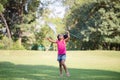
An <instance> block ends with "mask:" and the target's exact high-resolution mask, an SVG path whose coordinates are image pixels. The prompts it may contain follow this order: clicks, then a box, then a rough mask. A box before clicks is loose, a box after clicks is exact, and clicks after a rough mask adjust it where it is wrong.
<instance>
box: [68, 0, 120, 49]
mask: <svg viewBox="0 0 120 80" xmlns="http://www.w3.org/2000/svg"><path fill="white" fill-rule="evenodd" d="M88 1H89V0H88ZM75 3H77V1H76V2H75ZM78 4H79V2H78ZM78 4H77V5H76V6H72V7H71V8H70V11H69V14H68V15H67V16H66V26H70V28H71V29H70V32H71V33H72V34H76V36H78V38H79V39H75V38H74V37H72V41H73V43H75V46H74V48H75V47H77V48H78V49H112V48H113V47H114V48H115V49H116V50H117V49H118V50H120V42H119V39H120V17H119V16H120V14H119V12H120V7H119V5H120V3H119V0H98V1H96V2H95V1H92V2H85V3H84V4H83V5H78ZM71 36H72V35H71ZM78 43H79V44H78Z"/></svg>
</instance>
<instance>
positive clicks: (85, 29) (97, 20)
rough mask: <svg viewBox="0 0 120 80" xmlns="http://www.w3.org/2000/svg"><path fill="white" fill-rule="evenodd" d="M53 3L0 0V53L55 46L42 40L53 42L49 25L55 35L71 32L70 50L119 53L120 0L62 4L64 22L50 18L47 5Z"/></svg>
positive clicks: (68, 0) (75, 0) (77, 0)
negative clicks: (112, 51)
mask: <svg viewBox="0 0 120 80" xmlns="http://www.w3.org/2000/svg"><path fill="white" fill-rule="evenodd" d="M56 1H57V0H53V1H46V2H41V0H0V49H32V48H31V47H33V46H34V47H33V49H38V46H39V45H41V46H42V47H44V48H47V47H48V46H49V47H50V46H54V45H52V44H51V43H49V42H47V41H46V40H44V38H45V37H49V36H51V37H52V38H53V39H56V37H55V36H53V34H54V33H53V31H52V30H51V29H50V28H49V27H48V25H47V22H52V23H54V24H55V25H56V26H57V27H56V29H57V32H58V33H63V32H64V31H65V30H69V31H70V33H71V40H70V42H69V43H68V46H67V48H68V49H69V50H98V49H100V50H113V49H114V50H120V0H61V1H62V3H63V4H64V5H63V6H65V7H66V14H65V16H64V18H63V19H61V18H58V17H55V18H49V15H50V13H51V11H50V10H49V7H47V5H49V4H53V3H54V2H56ZM36 13H37V14H36ZM37 19H38V20H39V19H41V20H39V22H37ZM39 23H40V24H39ZM41 23H44V24H41ZM38 24H39V26H41V27H37V26H38ZM35 45H36V46H35Z"/></svg>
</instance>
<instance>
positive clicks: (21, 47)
mask: <svg viewBox="0 0 120 80" xmlns="http://www.w3.org/2000/svg"><path fill="white" fill-rule="evenodd" d="M9 50H25V48H24V46H22V45H21V44H19V41H16V42H13V44H12V46H11V47H10V48H9Z"/></svg>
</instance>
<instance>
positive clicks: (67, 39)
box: [65, 31, 70, 42]
mask: <svg viewBox="0 0 120 80" xmlns="http://www.w3.org/2000/svg"><path fill="white" fill-rule="evenodd" d="M67 34H68V37H67V38H66V39H65V41H66V42H68V41H69V39H70V33H69V31H67Z"/></svg>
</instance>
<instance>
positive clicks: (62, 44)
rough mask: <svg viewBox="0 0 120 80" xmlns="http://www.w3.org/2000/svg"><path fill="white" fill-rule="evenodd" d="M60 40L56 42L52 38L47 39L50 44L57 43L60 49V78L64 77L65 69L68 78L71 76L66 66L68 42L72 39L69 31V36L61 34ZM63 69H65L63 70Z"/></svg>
mask: <svg viewBox="0 0 120 80" xmlns="http://www.w3.org/2000/svg"><path fill="white" fill-rule="evenodd" d="M57 38H58V40H57V41H54V40H52V39H51V38H47V39H48V40H49V41H50V42H52V43H56V44H57V48H58V58H57V60H58V62H59V70H60V76H63V73H62V72H63V69H64V70H65V72H66V75H67V76H70V74H69V72H68V69H67V67H66V65H65V60H66V42H68V40H69V39H70V34H69V32H68V31H67V36H66V35H65V36H64V35H62V34H59V35H58V36H57ZM62 67H63V68H62Z"/></svg>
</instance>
